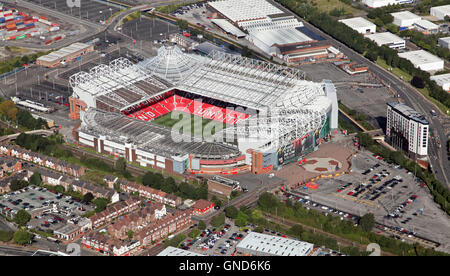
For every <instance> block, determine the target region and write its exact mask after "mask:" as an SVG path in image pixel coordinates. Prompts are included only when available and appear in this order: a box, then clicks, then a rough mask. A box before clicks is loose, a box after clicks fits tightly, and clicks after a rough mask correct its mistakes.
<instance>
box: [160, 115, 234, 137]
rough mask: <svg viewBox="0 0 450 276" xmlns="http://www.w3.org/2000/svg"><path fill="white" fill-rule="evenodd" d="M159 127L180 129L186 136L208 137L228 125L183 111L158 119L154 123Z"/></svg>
mask: <svg viewBox="0 0 450 276" xmlns="http://www.w3.org/2000/svg"><path fill="white" fill-rule="evenodd" d="M152 123H155V124H157V125H161V126H165V127H169V128H174V127H176V129H179V130H180V131H183V133H184V134H188V133H189V134H193V135H194V136H202V134H203V135H204V136H208V134H209V133H211V135H212V134H214V133H216V132H217V131H220V130H221V129H224V128H226V127H227V124H226V123H222V122H219V121H215V120H210V119H205V118H203V117H200V116H197V115H192V114H190V113H187V112H182V111H172V112H169V113H167V114H166V115H163V116H161V117H159V118H156V119H155V120H153V121H152ZM221 125H222V126H221Z"/></svg>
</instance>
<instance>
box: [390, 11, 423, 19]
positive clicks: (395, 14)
mask: <svg viewBox="0 0 450 276" xmlns="http://www.w3.org/2000/svg"><path fill="white" fill-rule="evenodd" d="M391 15H392V16H393V17H394V18H398V19H401V20H408V19H417V18H419V19H420V16H418V15H416V14H414V13H412V12H410V11H402V12H393V13H391Z"/></svg>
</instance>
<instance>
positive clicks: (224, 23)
mask: <svg viewBox="0 0 450 276" xmlns="http://www.w3.org/2000/svg"><path fill="white" fill-rule="evenodd" d="M211 22H213V23H214V24H216V25H217V26H219V27H220V28H221V29H222V30H224V31H225V32H227V33H230V34H232V35H234V36H236V37H245V35H246V34H245V33H244V32H243V31H241V30H239V29H238V28H236V26H234V25H233V24H231V23H230V22H228V20H226V19H212V20H211Z"/></svg>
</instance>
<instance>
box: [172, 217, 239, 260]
mask: <svg viewBox="0 0 450 276" xmlns="http://www.w3.org/2000/svg"><path fill="white" fill-rule="evenodd" d="M194 227H195V226H194ZM192 228H193V227H192ZM247 231H248V230H247ZM246 234H247V233H246V232H245V231H239V227H237V226H235V225H234V224H233V223H232V222H231V221H229V223H228V224H226V225H225V226H224V228H223V230H221V231H220V229H215V228H211V227H210V228H207V229H205V230H204V231H203V232H202V233H201V235H200V237H198V238H196V239H194V240H191V239H190V238H188V239H187V240H186V241H185V242H184V243H183V244H182V246H181V248H182V249H185V250H189V251H192V252H196V253H200V254H203V255H206V256H232V255H234V253H235V251H236V245H237V244H238V243H239V241H240V240H242V239H243V238H244V237H245V235H246Z"/></svg>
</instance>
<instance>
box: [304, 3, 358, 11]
mask: <svg viewBox="0 0 450 276" xmlns="http://www.w3.org/2000/svg"><path fill="white" fill-rule="evenodd" d="M309 3H310V4H312V5H315V6H316V7H317V8H318V9H319V11H321V12H330V11H332V10H333V9H335V8H337V9H341V8H344V9H345V14H350V13H358V12H360V10H357V9H355V8H354V7H352V6H351V5H348V4H345V3H343V2H341V1H340V0H310V1H309Z"/></svg>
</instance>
